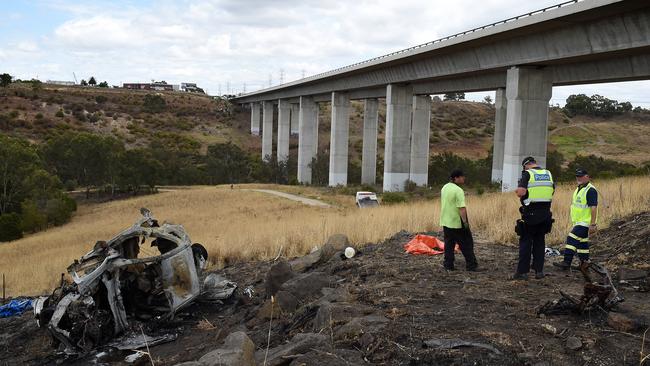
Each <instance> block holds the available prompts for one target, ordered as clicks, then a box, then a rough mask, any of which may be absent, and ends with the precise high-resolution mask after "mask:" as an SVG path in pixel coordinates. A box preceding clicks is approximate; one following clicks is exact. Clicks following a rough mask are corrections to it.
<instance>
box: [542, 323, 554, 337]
mask: <svg viewBox="0 0 650 366" xmlns="http://www.w3.org/2000/svg"><path fill="white" fill-rule="evenodd" d="M542 329H544V331H545V332H546V333H549V334H552V335H556V334H557V328H555V327H554V326H552V325H550V324H542Z"/></svg>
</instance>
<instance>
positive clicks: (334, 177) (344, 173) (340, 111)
mask: <svg viewBox="0 0 650 366" xmlns="http://www.w3.org/2000/svg"><path fill="white" fill-rule="evenodd" d="M349 129H350V96H349V95H348V94H347V93H340V92H333V93H332V130H331V133H330V171H329V185H330V187H334V186H338V185H343V186H344V185H347V184H348V135H349Z"/></svg>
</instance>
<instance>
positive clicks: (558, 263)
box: [553, 261, 571, 271]
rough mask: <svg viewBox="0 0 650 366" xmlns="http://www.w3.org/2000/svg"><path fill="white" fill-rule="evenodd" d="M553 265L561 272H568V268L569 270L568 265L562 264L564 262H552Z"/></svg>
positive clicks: (569, 266)
mask: <svg viewBox="0 0 650 366" xmlns="http://www.w3.org/2000/svg"><path fill="white" fill-rule="evenodd" d="M553 265H554V266H555V267H558V268H559V269H561V270H562V271H568V270H569V268H571V264H569V263H567V262H564V261H562V262H554V263H553Z"/></svg>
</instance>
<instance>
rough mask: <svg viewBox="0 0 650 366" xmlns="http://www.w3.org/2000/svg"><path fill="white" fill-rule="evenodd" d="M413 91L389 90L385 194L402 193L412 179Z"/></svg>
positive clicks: (397, 87) (396, 87) (391, 87)
mask: <svg viewBox="0 0 650 366" xmlns="http://www.w3.org/2000/svg"><path fill="white" fill-rule="evenodd" d="M412 104H413V87H412V86H410V85H395V84H388V86H387V87H386V142H385V149H384V191H385V192H392V191H403V190H404V182H406V180H408V179H409V177H410V169H409V164H410V156H411V109H412Z"/></svg>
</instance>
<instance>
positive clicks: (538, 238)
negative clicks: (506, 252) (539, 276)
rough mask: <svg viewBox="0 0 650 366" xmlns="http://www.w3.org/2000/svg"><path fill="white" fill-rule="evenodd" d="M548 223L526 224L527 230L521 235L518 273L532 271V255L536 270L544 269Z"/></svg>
mask: <svg viewBox="0 0 650 366" xmlns="http://www.w3.org/2000/svg"><path fill="white" fill-rule="evenodd" d="M547 227H548V224H547V223H541V224H539V225H526V230H525V231H524V233H523V235H521V236H520V237H519V264H517V273H528V272H529V271H530V257H531V255H532V257H533V269H534V270H535V272H542V271H544V255H545V252H544V250H545V248H546V243H545V242H544V237H545V236H546V229H547Z"/></svg>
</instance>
